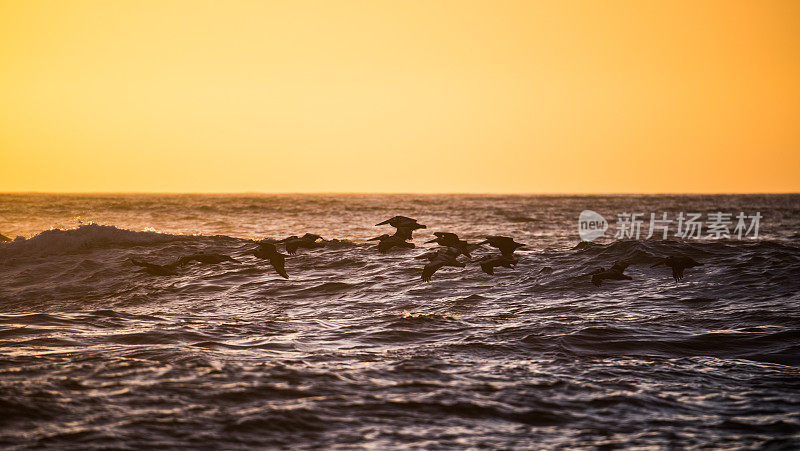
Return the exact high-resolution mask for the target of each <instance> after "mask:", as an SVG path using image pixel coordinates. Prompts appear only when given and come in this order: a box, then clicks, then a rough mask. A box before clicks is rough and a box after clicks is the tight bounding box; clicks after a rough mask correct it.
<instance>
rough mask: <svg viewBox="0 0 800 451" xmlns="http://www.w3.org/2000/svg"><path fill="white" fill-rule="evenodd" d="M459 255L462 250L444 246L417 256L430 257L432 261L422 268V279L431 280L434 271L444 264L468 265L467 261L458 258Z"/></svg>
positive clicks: (420, 257) (424, 280) (419, 257)
mask: <svg viewBox="0 0 800 451" xmlns="http://www.w3.org/2000/svg"><path fill="white" fill-rule="evenodd" d="M459 255H461V251H460V250H459V249H456V248H455V247H443V248H441V249H437V250H435V251H433V252H428V253H425V254H422V255H418V256H417V257H415V258H418V259H428V260H429V261H430V263H428V264H427V265H425V267H424V268H423V269H422V281H423V282H430V281H431V277H433V273H435V272H436V271H438V270H439V269H440V268H442V267H444V266H456V267H459V268H463V267H465V266H467V265H466V263H462V262H460V261H458V260H457V258H458V256H459Z"/></svg>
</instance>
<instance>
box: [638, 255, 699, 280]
mask: <svg viewBox="0 0 800 451" xmlns="http://www.w3.org/2000/svg"><path fill="white" fill-rule="evenodd" d="M658 265H665V266H669V267H670V268H672V277H673V278H674V279H675V282H679V281H681V280H682V279H683V270H685V269H686V268H694V267H695V266H703V264H702V263H700V262H698V261H696V260H694V259H693V258H691V257H687V256H685V255H670V256H669V257H667V258H662V259H661V261H659V262H658V263H656V264H655V265H652V266H651V268H655V267H656V266H658Z"/></svg>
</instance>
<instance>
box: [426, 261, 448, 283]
mask: <svg viewBox="0 0 800 451" xmlns="http://www.w3.org/2000/svg"><path fill="white" fill-rule="evenodd" d="M444 264H445V262H444V260H434V261H432V262H430V263H428V264H427V265H425V267H424V268H422V281H423V282H430V281H431V277H433V273H435V272H436V271H438V270H439V268H441V267H442V266H444Z"/></svg>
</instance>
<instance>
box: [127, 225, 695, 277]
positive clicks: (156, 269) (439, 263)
mask: <svg viewBox="0 0 800 451" xmlns="http://www.w3.org/2000/svg"><path fill="white" fill-rule="evenodd" d="M387 224H388V225H390V226H392V227H394V228H395V229H396V231H395V233H394V234H392V235H389V234H383V235H380V236H377V237H375V238H371V239H369V240H367V241H377V242H378V245H377V248H378V251H379V252H381V253H386V252H389V251H391V250H392V249H394V248H399V249H413V248H414V247H415V245H414V243H412V242H411V240H412V234H413V232H414V231H415V230H419V229H425V228H427V226H425V225H423V224H420V223H419V222H418V221H417V220H416V219H413V218H409V217H406V216H395V217H393V218H391V219H387V220H386V221H383V222H380V223H378V224H376V226H382V225H387ZM433 235H434V236H435V237H436V238H434V239H432V240H430V241H426V244H428V243H436V244H438V245H439V246H441V247H440V248H438V249H435V250H433V251H430V252H426V253H424V254H422V255H418V256H416V257H415V258H416V259H422V260H428V263H427V264H426V265H425V266H424V267H423V268H422V280H423V281H424V282H429V281H430V280H431V278H432V277H433V275H434V274H435V273H436V271H438V270H439V269H441V268H443V267H445V266H453V267H459V268H464V267H466V265H467V263H477V264H478V265H480V267H481V269H482V270H483V272H485V273H486V274H489V275H494V271H495V268H514V267H516V265H517V263H518V262H519V258H518V257H517V256H516V255H514V252H515V251H516V250H517V249H519V248H521V247H524V246H525V245H524V244H522V243H517V242H516V241H514V239H513V238H511V237H507V236H494V235H493V236H487V237H486V240H484V241H482V242H480V243H468V242H467V241H465V240H462V239H460V238H459V237H458V235H457V234H455V233H452V232H434V233H433ZM326 243H327V241H326V240H325V239H323V238H322V237H321V236H319V235H315V234H313V233H306V234H305V235H303V236H301V237H298V236H296V235H293V236H290V237H288V238H284V239H282V240H278V241H258V242H257V247H256V248H255V249H252V250H250V251H248V252H247V254H248V255H253V256H255V257H257V258H260V259H263V260H266V261H268V262H269V263H270V265H272V267H273V268H274V269H275V272H277V273H278V274H279V275H280V276H281V277H283V278H285V279H288V278H289V274H288V273H287V272H286V257H289V256H290V255H295V254H296V253H297V251H298V250H299V249H315V248H321V247H325V244H326ZM277 244H283V246H284V249H285V250H286V252H288V254H289V255H287V254H282V253H281V252H279V251H278V247H277ZM484 244H488V245H489V246H491V247H494V248H496V249H498V250H499V251H500V253H499V254H492V255H485V256H482V257H480V258H477V259H473V258H472V254H471V252H472V251H474V250H475V249H477V248H479V247H481V246H482V245H484ZM462 256H463V257H465V258H462V259H461V260H459V257H462ZM130 261H131V263H133V264H134V265H136V266H140V267H142V268H144V270H145V271H146V272H147V273H149V274H152V275H175V274H177V271H178V269H179V268H181V267H183V266H186V265H189V264H191V263H195V262H197V263H206V264H216V263H222V262H226V261H229V262H237V260H236V259H234V258H233V257H231V256H229V255H224V254H210V253H201V254H192V255H188V256H184V257H181V258H179V259H177V260H175V261H174V262H172V263H169V264H165V265H159V264H155V263H148V262H144V261H140V260H137V259H135V258H131V259H130ZM662 264H663V265H666V266H668V267H670V268H671V269H672V276H673V278H674V279H675V281H676V282H678V281H680V280H681V279H683V273H684V270H685V269H686V268H693V267H695V266H699V265H702V263H699V262H697V261H695V260H693V259H692V258H690V257H687V256H682V255H679V256H670V257H666V258H663V259H662V260H660V261H659V262H657V263H656V264H655V265H653V267H656V266H658V265H662ZM628 266H629V263H627V262H624V261H616V262H614V264H613V265H612V266H611V267H610V268H608V269H606V268H598V269H596V270H594V271H592V272H590V273H589V274H586V276H589V277H591V281H592V283H593V284H594V285H596V286H598V287H599V286H601V285H602V284H603V281H604V280H631V277H630V276H628V275H626V274H625V273H624V272H625V269H626V268H627V267H628Z"/></svg>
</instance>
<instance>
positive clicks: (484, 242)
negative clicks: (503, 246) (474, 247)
mask: <svg viewBox="0 0 800 451" xmlns="http://www.w3.org/2000/svg"><path fill="white" fill-rule="evenodd" d="M488 243H489V240H486V241H481V242H480V243H478V246H480V245H482V244H488Z"/></svg>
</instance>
